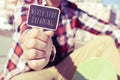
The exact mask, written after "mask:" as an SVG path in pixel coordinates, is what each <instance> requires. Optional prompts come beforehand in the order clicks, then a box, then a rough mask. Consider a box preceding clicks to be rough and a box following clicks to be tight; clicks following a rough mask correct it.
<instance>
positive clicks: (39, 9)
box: [27, 4, 60, 30]
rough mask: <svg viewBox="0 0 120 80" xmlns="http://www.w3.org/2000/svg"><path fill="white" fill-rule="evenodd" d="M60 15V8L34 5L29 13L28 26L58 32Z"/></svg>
mask: <svg viewBox="0 0 120 80" xmlns="http://www.w3.org/2000/svg"><path fill="white" fill-rule="evenodd" d="M59 15H60V10H59V9H58V8H54V7H49V6H42V5H35V4H34V5H33V4H32V5H31V6H30V9H29V13H28V19H27V24H28V25H31V26H32V27H40V28H43V29H47V30H56V29H57V26H58V21H59Z"/></svg>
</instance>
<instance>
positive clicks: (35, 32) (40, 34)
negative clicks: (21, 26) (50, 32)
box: [27, 28, 48, 42]
mask: <svg viewBox="0 0 120 80" xmlns="http://www.w3.org/2000/svg"><path fill="white" fill-rule="evenodd" d="M27 37H28V38H37V39H39V40H42V41H44V42H46V41H47V40H48V36H47V35H46V33H45V32H44V31H43V30H41V29H38V28H33V29H32V30H30V31H29V32H28V34H27Z"/></svg>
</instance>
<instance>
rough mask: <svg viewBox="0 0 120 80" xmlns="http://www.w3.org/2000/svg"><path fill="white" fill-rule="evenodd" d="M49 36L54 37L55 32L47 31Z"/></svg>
mask: <svg viewBox="0 0 120 80" xmlns="http://www.w3.org/2000/svg"><path fill="white" fill-rule="evenodd" d="M45 33H46V34H47V36H49V37H52V36H53V35H54V31H45Z"/></svg>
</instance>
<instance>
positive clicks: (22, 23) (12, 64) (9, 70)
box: [0, 0, 41, 80]
mask: <svg viewBox="0 0 120 80" xmlns="http://www.w3.org/2000/svg"><path fill="white" fill-rule="evenodd" d="M16 1H17V5H16V9H15V12H14V23H15V24H14V26H15V32H14V34H13V41H12V48H11V49H10V51H9V53H8V60H7V62H6V65H5V67H4V69H3V72H2V74H1V75H0V80H10V79H11V78H12V77H13V76H15V75H17V74H20V73H23V72H26V71H29V70H30V69H31V68H30V67H29V66H28V65H27V63H26V61H24V60H23V59H22V58H21V55H22V53H23V50H22V48H21V46H20V41H19V40H20V35H21V34H22V33H23V32H24V31H26V30H27V29H30V28H31V27H30V26H28V25H27V24H26V21H27V13H28V8H29V6H30V4H32V3H35V2H37V3H39V4H40V3H41V0H16Z"/></svg>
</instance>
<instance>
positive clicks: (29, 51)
mask: <svg viewBox="0 0 120 80" xmlns="http://www.w3.org/2000/svg"><path fill="white" fill-rule="evenodd" d="M52 36H53V31H45V32H44V31H42V30H41V29H38V28H33V29H31V30H30V31H28V32H24V33H23V34H22V36H21V47H22V48H23V55H22V57H23V59H24V60H26V61H27V63H28V65H29V66H30V67H31V68H32V69H34V70H41V69H42V68H44V67H45V66H46V65H47V64H48V62H49V58H50V55H51V50H52V46H53V44H52V39H51V37H52Z"/></svg>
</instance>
